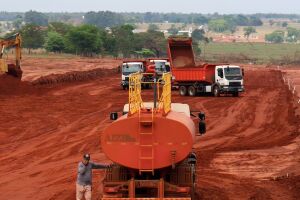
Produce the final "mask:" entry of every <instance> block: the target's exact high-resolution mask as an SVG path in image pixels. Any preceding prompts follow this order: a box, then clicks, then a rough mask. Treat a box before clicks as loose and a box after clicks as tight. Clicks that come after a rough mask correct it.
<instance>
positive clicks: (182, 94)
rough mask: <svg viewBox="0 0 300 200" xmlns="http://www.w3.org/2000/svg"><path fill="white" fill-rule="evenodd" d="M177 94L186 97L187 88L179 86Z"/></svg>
mask: <svg viewBox="0 0 300 200" xmlns="http://www.w3.org/2000/svg"><path fill="white" fill-rule="evenodd" d="M179 94H180V96H186V95H187V88H186V87H185V86H183V85H182V86H180V87H179Z"/></svg>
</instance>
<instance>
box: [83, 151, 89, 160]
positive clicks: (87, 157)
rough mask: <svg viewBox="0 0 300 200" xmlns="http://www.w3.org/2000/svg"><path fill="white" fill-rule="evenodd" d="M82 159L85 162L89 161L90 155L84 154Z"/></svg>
mask: <svg viewBox="0 0 300 200" xmlns="http://www.w3.org/2000/svg"><path fill="white" fill-rule="evenodd" d="M83 159H85V160H90V159H91V156H90V154H88V153H86V154H84V155H83Z"/></svg>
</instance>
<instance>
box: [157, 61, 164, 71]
mask: <svg viewBox="0 0 300 200" xmlns="http://www.w3.org/2000/svg"><path fill="white" fill-rule="evenodd" d="M155 71H156V72H166V63H165V62H155Z"/></svg>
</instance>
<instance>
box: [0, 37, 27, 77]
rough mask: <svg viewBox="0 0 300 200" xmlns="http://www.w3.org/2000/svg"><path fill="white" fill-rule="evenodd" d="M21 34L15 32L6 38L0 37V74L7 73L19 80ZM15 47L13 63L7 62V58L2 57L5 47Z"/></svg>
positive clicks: (20, 75)
mask: <svg viewBox="0 0 300 200" xmlns="http://www.w3.org/2000/svg"><path fill="white" fill-rule="evenodd" d="M21 43H22V39H21V35H20V34H19V33H16V34H14V35H12V36H10V37H8V38H5V39H0V74H8V75H11V76H14V77H16V78H18V79H20V80H21V78H22V74H23V72H22V70H21V58H22V55H21ZM11 47H14V48H15V55H16V57H15V63H7V60H6V59H5V58H3V56H4V52H5V49H7V48H11Z"/></svg>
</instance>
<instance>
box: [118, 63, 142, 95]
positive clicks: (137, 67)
mask: <svg viewBox="0 0 300 200" xmlns="http://www.w3.org/2000/svg"><path fill="white" fill-rule="evenodd" d="M145 71H146V60H143V59H140V60H124V61H123V63H122V66H121V73H122V75H121V76H122V77H121V78H122V80H121V87H122V88H123V90H125V89H128V88H129V76H130V74H133V73H137V72H141V73H142V72H145Z"/></svg>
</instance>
